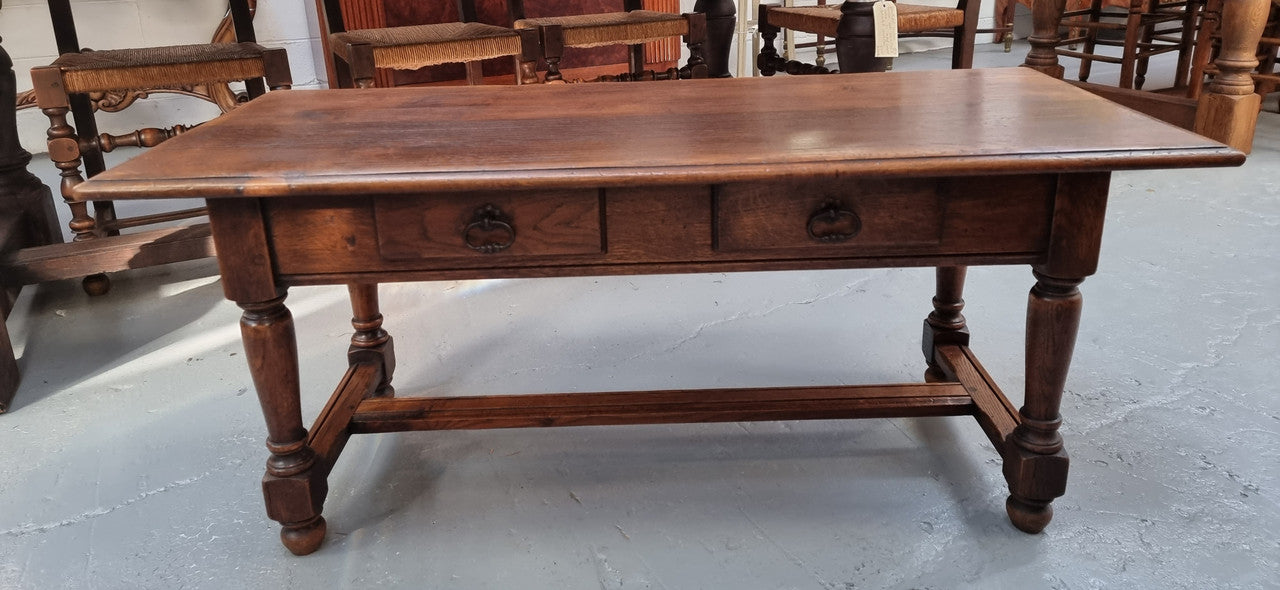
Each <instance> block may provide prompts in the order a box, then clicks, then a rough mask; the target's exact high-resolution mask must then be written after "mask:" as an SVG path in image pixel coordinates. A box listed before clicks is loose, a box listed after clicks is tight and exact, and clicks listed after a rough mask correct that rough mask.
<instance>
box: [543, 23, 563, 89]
mask: <svg viewBox="0 0 1280 590" xmlns="http://www.w3.org/2000/svg"><path fill="white" fill-rule="evenodd" d="M538 30H539V31H540V33H539V34H540V35H541V37H542V57H543V59H545V60H546V61H547V75H546V77H545V78H544V80H545V81H547V82H563V81H564V76H563V75H561V74H560V58H561V57H563V56H564V29H562V28H560V25H547V26H545V27H538Z"/></svg>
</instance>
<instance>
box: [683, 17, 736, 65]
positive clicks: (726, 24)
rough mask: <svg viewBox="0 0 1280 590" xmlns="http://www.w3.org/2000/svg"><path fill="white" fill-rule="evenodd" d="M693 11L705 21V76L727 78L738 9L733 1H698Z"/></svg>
mask: <svg viewBox="0 0 1280 590" xmlns="http://www.w3.org/2000/svg"><path fill="white" fill-rule="evenodd" d="M693 11H694V12H698V13H701V14H704V15H706V19H707V57H706V60H707V74H708V75H709V76H710V77H712V78H729V77H732V74H730V73H729V50H730V48H732V47H733V33H734V30H735V29H736V28H737V26H738V16H737V15H738V7H737V5H736V3H735V2H734V0H698V1H697V2H695V3H694V5H693Z"/></svg>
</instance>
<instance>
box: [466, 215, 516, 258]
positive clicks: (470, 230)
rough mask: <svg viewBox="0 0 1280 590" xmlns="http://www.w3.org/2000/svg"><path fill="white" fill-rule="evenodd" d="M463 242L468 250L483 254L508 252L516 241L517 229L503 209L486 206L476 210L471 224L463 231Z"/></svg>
mask: <svg viewBox="0 0 1280 590" xmlns="http://www.w3.org/2000/svg"><path fill="white" fill-rule="evenodd" d="M462 241H463V242H465V243H466V244H467V247H468V248H471V249H472V250H475V251H476V252H480V253H481V254H494V253H497V252H501V251H503V250H506V249H507V248H509V247H510V246H511V244H514V243H515V241H516V228H514V227H511V222H510V219H509V218H507V216H506V215H504V214H503V213H502V210H501V209H498V208H497V207H494V206H493V205H485V206H483V207H481V208H479V209H476V214H475V216H474V217H472V221H471V223H469V224H467V227H466V229H464V230H462Z"/></svg>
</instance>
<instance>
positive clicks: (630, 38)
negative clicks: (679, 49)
mask: <svg viewBox="0 0 1280 590" xmlns="http://www.w3.org/2000/svg"><path fill="white" fill-rule="evenodd" d="M551 25H559V26H560V27H561V29H562V30H563V31H564V44H565V46H566V47H598V46H602V45H620V44H632V43H644V42H646V41H654V40H658V39H665V38H668V37H679V36H681V35H684V34H686V33H687V32H688V27H689V24H688V21H687V19H686V18H685V17H684V16H683V15H679V14H670V13H666V12H656V11H652V10H632V11H629V12H609V13H604V14H580V15H573V16H557V17H546V18H525V19H520V20H518V21H516V22H515V27H516V28H517V29H532V28H537V27H546V26H551Z"/></svg>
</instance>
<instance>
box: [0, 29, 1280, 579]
mask: <svg viewBox="0 0 1280 590" xmlns="http://www.w3.org/2000/svg"><path fill="white" fill-rule="evenodd" d="M992 49H993V48H992V47H984V48H983V53H982V54H981V56H980V59H981V60H983V61H984V62H986V63H998V62H1000V61H1001V60H1009V59H1011V58H1010V57H1008V56H1005V55H1004V54H1001V53H999V52H996V51H992ZM1018 51H1025V47H1023V48H1020V49H1015V56H1014V57H1013V58H1012V59H1014V60H1015V62H1016V59H1017V57H1016V56H1017V55H1018ZM917 59H919V60H920V61H923V62H924V63H925V65H926V66H927V65H928V60H931V59H934V60H943V59H945V56H939V55H936V54H930V55H928V56H924V57H922V58H917ZM912 61H913V60H912V59H903V60H900V67H910V64H911V62H912ZM1271 102H1272V107H1273V106H1274V99H1272V101H1271ZM1277 150H1280V115H1276V114H1274V112H1271V113H1264V114H1263V115H1262V125H1261V126H1260V128H1259V132H1258V137H1257V142H1256V147H1255V152H1254V154H1253V155H1252V156H1251V158H1250V160H1249V162H1248V163H1247V164H1246V165H1245V166H1244V167H1242V168H1238V169H1228V170H1213V171H1207V170H1174V171H1164V172H1147V173H1125V174H1117V175H1116V176H1115V177H1114V181H1113V197H1112V200H1111V203H1112V206H1111V209H1110V211H1109V212H1108V224H1109V225H1108V228H1107V233H1106V235H1105V238H1104V248H1103V260H1102V265H1101V269H1100V270H1099V272H1098V274H1097V276H1095V277H1093V278H1091V279H1090V280H1089V281H1086V282H1085V284H1084V286H1083V290H1084V293H1085V301H1086V304H1085V316H1084V323H1083V326H1082V328H1081V332H1080V338H1079V345H1078V347H1077V350H1076V355H1075V362H1074V366H1073V371H1072V374H1071V378H1070V380H1069V383H1068V392H1067V394H1066V397H1065V401H1064V405H1063V415H1064V418H1065V423H1064V426H1063V431H1064V433H1065V436H1066V439H1067V444H1068V448H1069V451H1070V453H1071V456H1072V469H1073V470H1072V476H1071V481H1070V484H1069V488H1068V492H1067V495H1066V496H1065V497H1063V498H1062V499H1060V500H1059V501H1058V502H1057V503H1056V507H1057V517H1056V519H1055V521H1054V522H1053V524H1052V525H1050V527H1049V529H1048V530H1047V531H1046V532H1045V533H1043V534H1041V535H1038V536H1028V535H1025V534H1023V533H1020V532H1018V531H1016V530H1014V529H1013V528H1012V527H1011V526H1010V525H1009V524H1008V522H1007V520H1006V517H1005V515H1004V508H1003V502H1004V498H1005V493H1006V492H1005V488H1004V483H1003V480H1002V478H1001V475H1000V467H999V461H998V458H997V456H996V454H995V452H994V451H993V450H992V449H991V447H990V445H989V444H988V443H987V442H986V440H985V438H984V436H983V435H982V433H981V431H980V430H979V428H978V427H977V425H976V424H975V423H973V421H972V420H969V419H963V418H945V419H944V418H937V419H901V420H872V421H853V422H835V421H830V422H825V421H824V422H805V423H802V422H777V423H752V424H746V423H744V424H715V425H679V426H650V427H626V428H593V427H592V428H569V429H554V430H504V431H476V432H449V433H406V434H395V435H379V436H361V437H356V438H354V439H352V441H351V443H350V444H349V446H348V447H347V450H346V452H345V453H344V455H343V458H342V460H341V461H340V462H339V465H338V467H337V468H336V469H335V471H334V472H333V474H332V476H331V478H330V482H331V488H332V489H331V492H330V495H329V500H328V503H327V505H326V508H325V513H326V516H327V517H328V521H329V538H328V541H327V544H326V545H325V546H324V547H323V548H322V549H321V550H320V551H319V552H318V553H316V554H314V555H312V556H309V557H305V558H297V557H293V556H291V555H290V554H288V552H287V551H285V550H284V548H283V547H282V546H281V545H280V544H279V542H278V540H277V528H276V526H275V525H274V523H272V522H270V521H268V520H267V519H266V517H265V515H264V513H263V508H262V500H261V496H260V493H259V489H258V480H259V478H260V477H261V473H262V469H263V462H264V460H265V458H266V452H265V450H264V448H263V445H262V441H263V439H264V436H265V433H264V429H263V427H262V423H261V418H260V414H259V412H258V408H257V402H256V400H255V397H254V394H253V391H252V385H251V384H250V382H249V377H248V373H247V370H246V368H245V366H244V361H243V359H242V354H241V349H240V343H239V338H238V330H237V327H236V321H237V318H238V316H239V313H238V310H237V309H236V308H235V307H234V306H233V305H231V304H229V303H227V302H225V301H223V300H222V297H221V290H220V285H219V284H218V281H217V279H216V277H215V273H216V268H215V266H214V265H213V264H212V263H211V262H209V261H205V262H196V263H186V264H180V265H174V266H171V267H167V268H159V269H148V270H145V271H139V272H135V273H132V274H129V275H125V276H117V278H116V281H115V287H114V290H113V291H112V292H111V294H110V295H109V296H107V297H104V298H99V299H92V300H90V299H88V298H87V297H85V296H84V295H83V294H82V293H81V292H80V291H79V288H78V285H77V284H75V283H73V282H67V283H58V284H47V285H44V286H41V287H40V288H38V289H28V290H26V291H24V292H23V295H22V298H21V301H20V304H19V307H18V309H17V311H15V313H14V315H13V318H12V319H11V320H10V328H11V330H12V331H13V334H14V339H15V343H16V344H17V346H18V347H19V349H20V351H21V354H22V359H21V365H22V368H23V371H24V382H23V385H22V387H21V389H20V391H19V394H18V399H17V402H16V406H15V408H14V410H13V411H12V412H11V413H10V414H8V415H5V416H2V417H0V449H3V450H2V451H0V457H3V460H2V461H0V506H4V507H5V508H4V510H2V511H0V587H3V588H35V589H45V588H185V587H203V588H331V587H333V588H365V587H374V586H379V587H407V588H502V589H507V588H551V589H578V588H591V589H595V588H604V589H609V590H612V589H621V588H668V589H677V588H734V589H737V588H764V589H773V588H805V589H810V588H811V589H815V590H831V589H850V588H938V589H942V588H1274V587H1277V582H1276V580H1277V579H1280V533H1277V531H1280V474H1278V471H1280V469H1278V468H1280V398H1278V397H1277V395H1276V387H1277V386H1276V384H1277V383H1280V370H1278V369H1277V363H1276V360H1277V356H1280V355H1278V353H1280V303H1277V297H1276V293H1277V292H1280V273H1278V272H1277V269H1278V268H1280V260H1277V258H1280V178H1278V177H1277V174H1276V170H1277V169H1280V168H1277V164H1278V163H1280V152H1278V151H1277ZM1031 281H1032V278H1031V274H1030V272H1029V271H1028V270H1027V269H1025V268H993V269H974V270H973V271H971V274H970V277H969V287H968V290H967V293H966V299H967V300H968V302H969V305H968V308H967V309H966V315H967V316H968V318H969V322H970V326H971V328H972V330H973V334H974V342H973V346H974V348H975V350H977V351H978V352H979V354H980V355H981V357H982V358H983V360H984V362H985V364H986V365H987V367H988V369H989V370H990V371H991V372H992V374H994V375H996V376H997V379H998V380H999V381H1001V382H1002V383H1003V384H1004V386H1005V388H1006V390H1007V391H1008V392H1009V393H1010V395H1011V396H1013V397H1014V399H1015V402H1016V401H1017V399H1018V398H1019V397H1020V395H1019V394H1018V393H1017V392H1018V391H1020V382H1021V354H1022V351H1021V346H1022V345H1021V332H1022V329H1023V326H1022V321H1023V306H1024V302H1025V297H1026V295H1025V294H1026V290H1027V289H1028V288H1029V287H1030V285H1031ZM931 287H932V276H931V272H930V271H928V270H923V269H915V270H877V271H851V272H836V271H831V272H798V273H760V274H728V275H712V276H655V277H623V278H599V279H595V278H583V279H564V280H559V279H557V280H546V281H490V282H450V283H431V284H423V285H393V286H386V287H384V289H383V298H384V309H385V311H386V312H387V315H388V324H387V325H388V327H389V329H390V330H392V331H393V333H394V334H395V335H396V338H397V343H396V344H397V348H398V349H399V350H398V351H397V352H398V356H399V357H400V359H401V366H400V368H399V370H398V373H397V375H396V383H397V384H398V385H399V387H400V390H401V391H402V392H405V393H408V392H413V391H415V390H419V389H425V390H426V392H427V393H432V394H452V393H466V392H470V393H493V392H508V393H525V392H529V393H532V392H543V391H558V390H593V389H619V390H627V389H651V388H653V389H656V388H668V387H694V386H710V387H716V386H742V385H769V384H778V385H787V384H790V385H795V384H833V383H846V382H878V381H886V380H888V381H900V380H914V379H918V378H919V377H920V375H921V371H922V368H923V365H922V361H921V359H920V358H919V355H920V353H919V345H918V340H917V339H918V338H919V326H920V320H921V319H922V318H923V316H924V315H925V313H926V312H927V311H928V309H929V303H928V302H929V297H930V296H931ZM344 297H345V291H344V290H342V289H335V288H300V289H295V290H293V291H292V293H291V295H290V303H291V307H292V309H293V312H294V314H295V317H296V318H297V320H298V325H299V332H300V339H301V341H302V342H303V343H304V344H305V347H304V349H303V353H302V367H303V378H304V383H303V386H304V391H305V394H304V405H305V407H304V412H305V413H306V414H307V416H308V419H309V418H310V417H312V416H314V415H315V413H316V412H317V411H318V410H319V408H320V406H321V405H322V403H323V401H324V398H325V396H326V395H327V393H328V391H329V390H330V388H331V387H332V385H333V383H334V382H336V380H337V378H338V377H339V376H340V375H341V373H342V370H343V366H344V363H345V358H344V350H345V346H346V340H347V338H348V335H349V327H348V324H347V318H348V317H349V311H348V309H347V306H346V304H345V301H344Z"/></svg>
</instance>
